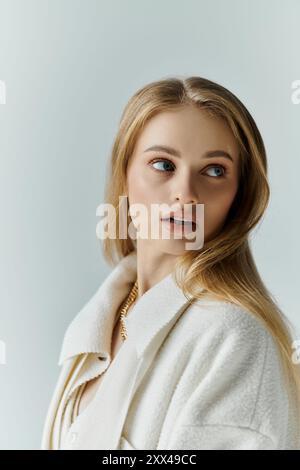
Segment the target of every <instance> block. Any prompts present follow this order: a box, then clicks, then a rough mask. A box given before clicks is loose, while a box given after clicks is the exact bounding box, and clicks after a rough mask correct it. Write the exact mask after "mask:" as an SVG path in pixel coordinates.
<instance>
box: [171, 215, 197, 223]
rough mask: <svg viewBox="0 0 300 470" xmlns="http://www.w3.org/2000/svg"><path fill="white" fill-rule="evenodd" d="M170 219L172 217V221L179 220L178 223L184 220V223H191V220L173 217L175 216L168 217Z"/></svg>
mask: <svg viewBox="0 0 300 470" xmlns="http://www.w3.org/2000/svg"><path fill="white" fill-rule="evenodd" d="M170 219H173V220H174V222H180V223H182V222H184V223H188V224H191V223H192V221H191V220H184V219H175V217H170Z"/></svg>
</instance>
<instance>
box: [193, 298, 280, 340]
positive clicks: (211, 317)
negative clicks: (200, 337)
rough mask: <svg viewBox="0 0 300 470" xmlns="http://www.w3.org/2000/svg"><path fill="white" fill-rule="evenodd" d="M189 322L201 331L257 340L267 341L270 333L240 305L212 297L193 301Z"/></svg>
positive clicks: (264, 325) (259, 319)
mask: <svg viewBox="0 0 300 470" xmlns="http://www.w3.org/2000/svg"><path fill="white" fill-rule="evenodd" d="M189 317H190V319H191V321H193V323H194V324H195V327H197V326H198V328H200V329H201V330H202V331H203V328H205V331H206V332H207V331H210V330H213V331H215V332H219V333H223V334H230V335H234V334H235V335H238V336H240V337H247V338H248V339H249V338H252V337H253V339H254V338H256V339H257V338H259V339H260V340H263V341H267V339H268V337H270V335H271V333H270V332H269V330H268V327H267V325H266V324H265V323H264V321H263V320H262V319H261V318H260V317H259V316H258V315H256V314H255V313H253V312H252V311H250V310H248V309H247V308H246V307H244V306H242V305H238V304H237V303H233V302H230V301H227V300H219V299H217V298H213V297H204V298H203V299H199V300H195V301H193V302H192V303H191V305H190V307H189Z"/></svg>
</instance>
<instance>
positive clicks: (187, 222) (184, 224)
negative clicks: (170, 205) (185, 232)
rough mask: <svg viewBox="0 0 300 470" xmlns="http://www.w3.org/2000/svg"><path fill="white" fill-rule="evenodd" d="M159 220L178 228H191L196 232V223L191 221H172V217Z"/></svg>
mask: <svg viewBox="0 0 300 470" xmlns="http://www.w3.org/2000/svg"><path fill="white" fill-rule="evenodd" d="M161 220H162V222H169V223H170V224H173V225H179V226H180V225H181V226H187V227H190V228H192V229H193V230H196V223H195V222H193V221H189V220H179V219H174V217H165V218H163V219H161Z"/></svg>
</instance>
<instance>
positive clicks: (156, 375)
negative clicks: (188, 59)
mask: <svg viewBox="0 0 300 470" xmlns="http://www.w3.org/2000/svg"><path fill="white" fill-rule="evenodd" d="M120 196H124V197H126V198H127V203H128V206H127V208H128V209H129V211H128V213H127V216H126V218H125V224H124V218H123V222H122V219H121V218H120V215H122V214H121V212H122V211H121V209H120V207H121V206H120ZM105 199H106V201H105V202H106V203H107V204H110V205H111V207H113V208H114V209H115V211H116V212H115V214H114V217H115V224H116V228H117V230H116V233H117V234H118V233H119V231H118V230H119V228H120V227H123V228H124V225H125V226H126V228H127V229H128V231H127V232H128V233H129V231H130V230H129V227H130V226H131V229H132V228H133V230H132V232H131V233H136V234H137V235H138V227H139V224H138V223H137V219H136V218H135V217H134V211H133V210H131V209H132V208H133V207H135V206H136V205H142V206H143V207H144V208H145V209H146V212H144V213H143V214H144V215H143V218H142V219H141V220H143V221H144V222H145V221H147V222H150V224H149V225H147V227H148V228H147V230H148V231H147V236H146V237H140V236H136V237H134V236H132V235H131V236H126V237H120V236H117V237H116V238H113V237H107V238H105V239H104V240H103V245H102V247H103V253H104V256H105V259H106V260H107V261H108V262H109V263H110V264H111V265H112V266H113V270H112V272H111V273H110V275H109V276H108V277H107V278H106V279H105V281H104V282H103V284H102V285H101V286H100V287H99V289H98V290H97V292H95V294H94V295H93V297H92V298H91V299H90V300H89V301H88V302H87V303H86V305H85V306H84V307H83V308H82V310H81V311H80V312H79V313H78V314H77V315H76V317H75V318H74V319H73V321H72V322H71V324H70V325H69V327H68V329H67V331H66V333H65V337H64V341H63V345H62V349H61V354H60V359H59V365H61V366H62V369H61V373H60V375H59V379H58V382H57V385H56V388H55V391H54V394H53V397H52V400H51V403H50V406H49V410H48V414H47V417H46V421H45V425H44V431H43V438H42V448H43V449H147V450H151V449H153V450H154V449H215V450H219V449H299V448H300V437H299V403H300V400H299V365H298V364H297V361H293V360H292V357H293V349H292V343H293V338H292V329H291V325H290V324H289V322H288V319H287V318H286V317H285V315H284V314H283V313H282V311H281V310H280V309H279V307H278V306H277V305H276V302H275V301H274V300H273V299H272V295H271V294H270V293H269V292H268V290H267V289H266V287H265V285H264V283H263V281H262V279H261V277H260V275H259V273H258V271H257V268H256V266H255V262H254V260H253V257H252V254H251V250H250V246H249V236H250V233H251V231H252V230H253V228H254V227H255V226H256V225H257V224H258V222H259V221H260V220H261V219H262V216H263V214H264V212H265V210H266V207H267V204H268V199H269V185H268V181H267V159H266V152H265V148H264V144H263V140H262V137H261V135H260V132H259V130H258V128H257V126H256V124H255V122H254V120H253V118H252V117H251V115H250V113H249V112H248V110H247V109H246V108H245V106H244V105H243V104H242V103H241V101H240V100H239V99H238V98H237V97H236V96H235V95H234V94H233V93H231V92H230V91H229V90H227V89H226V88H224V87H223V86H221V85H219V84H217V83H214V82H212V81H210V80H207V79H204V78H201V77H189V78H184V79H180V78H177V77H171V78H165V79H162V80H159V81H156V82H153V83H150V84H147V85H146V86H144V87H143V88H141V89H140V90H138V91H137V92H136V93H135V94H134V95H133V96H132V98H131V99H130V100H129V102H128V104H127V106H126V107H125V110H124V112H123V114H122V117H121V121H120V126H119V129H118V133H117V135H116V138H115V141H114V145H113V148H112V155H111V168H110V173H109V175H108V179H107V188H106V198H105ZM155 204H157V205H159V207H165V206H164V205H167V207H170V208H173V209H172V211H171V209H170V211H169V213H168V216H166V212H163V211H161V212H160V213H159V216H160V217H159V221H160V229H161V231H160V232H159V234H160V236H159V237H156V238H154V237H151V222H152V219H151V217H150V215H151V207H153V205H155ZM160 205H162V206H160ZM197 207H204V212H202V215H203V217H202V219H201V217H200V218H199V217H196V216H195V214H196V212H195V208H197ZM186 208H188V211H186ZM196 210H197V209H196ZM145 214H146V215H145ZM120 220H121V222H120ZM201 231H202V232H201ZM197 232H198V233H202V239H203V243H201V244H199V246H198V247H196V248H195V246H193V249H190V246H191V245H189V248H188V243H187V240H191V238H190V235H191V234H192V235H193V236H194V237H196V235H197ZM163 233H164V234H166V233H168V234H169V237H166V236H162V234H163ZM175 234H176V235H177V236H175ZM178 235H182V236H181V237H179V236H178ZM200 238H201V237H200Z"/></svg>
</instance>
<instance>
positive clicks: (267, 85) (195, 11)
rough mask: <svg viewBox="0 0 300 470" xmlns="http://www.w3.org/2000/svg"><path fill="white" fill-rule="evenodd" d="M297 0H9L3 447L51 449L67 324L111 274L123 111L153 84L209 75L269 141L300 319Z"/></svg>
mask: <svg viewBox="0 0 300 470" xmlns="http://www.w3.org/2000/svg"><path fill="white" fill-rule="evenodd" d="M299 21H300V2H299V1H298V0H287V1H285V2H283V1H282V0H280V1H279V0H278V1H276V0H268V1H267V0H264V1H261V0H256V1H254V0H251V1H250V0H247V1H245V0H236V1H235V0H227V1H216V0H214V1H213V0H210V1H209V2H207V1H200V0H197V1H196V0H185V1H184V2H175V1H174V0H160V1H158V0H151V1H145V0H144V1H143V0H131V1H129V0H127V1H126V0H118V1H117V0H110V1H109V2H108V1H102V0H84V1H83V0H81V1H80V0H48V1H46V0H19V1H17V0H6V1H5V0H0V80H4V81H5V83H6V88H7V101H6V104H5V105H0V159H1V172H0V178H1V180H0V214H1V231H0V250H1V253H0V286H1V292H0V315H1V316H0V340H1V339H2V340H3V341H5V342H6V348H7V351H6V352H7V364H6V365H0V381H1V389H0V390H1V391H0V393H1V396H0V448H2V449H14V448H15V449H32V448H33V449H34V448H36V449H37V448H39V447H40V441H41V433H42V427H43V424H44V420H45V416H46V412H47V408H48V404H49V401H50V398H51V396H52V393H53V390H54V386H55V384H56V380H57V377H58V374H59V367H58V365H57V362H58V357H59V352H60V347H61V343H62V339H63V335H64V332H65V329H66V327H67V325H68V324H69V322H70V321H71V319H72V318H73V317H74V316H75V315H76V314H77V312H78V311H79V310H80V309H81V308H82V306H83V304H84V303H85V302H86V301H87V300H88V299H89V298H90V297H91V295H92V294H93V293H94V292H95V290H96V289H97V288H98V286H99V285H100V283H101V282H102V281H103V280H104V278H105V277H106V275H107V274H108V273H109V272H110V268H109V267H108V266H107V265H106V264H105V262H104V260H103V258H102V255H101V250H100V241H99V240H97V239H96V236H95V229H96V223H97V221H98V220H99V219H98V218H97V217H96V215H95V212H96V207H97V206H98V204H99V203H100V202H103V184H104V181H105V175H106V169H107V163H108V155H109V151H110V149H111V145H112V141H113V138H114V135H115V132H116V129H117V124H118V120H119V117H120V114H121V112H122V110H123V107H124V105H125V104H126V102H127V101H128V99H129V97H130V96H131V95H132V94H133V93H134V92H135V91H136V89H137V88H139V87H140V86H142V85H144V84H146V83H148V82H150V81H152V80H156V79H160V78H164V77H167V76H171V75H180V76H183V75H184V76H188V75H200V76H204V77H206V78H209V79H212V80H215V81H217V82H219V83H221V84H223V85H224V86H226V87H228V88H229V89H230V90H232V91H233V92H234V93H235V94H236V95H237V96H238V97H239V98H240V99H242V101H243V102H244V103H245V104H246V106H247V107H248V109H249V110H250V112H251V113H252V115H253V117H254V118H255V119H256V122H257V124H258V126H259V128H260V130H261V132H262V135H263V137H264V141H265V144H266V147H267V151H268V158H269V178H270V184H271V190H272V197H271V202H270V205H269V209H268V211H267V214H266V216H265V218H264V221H263V223H262V224H261V225H260V228H259V230H257V231H256V233H255V237H254V238H253V243H252V246H253V251H254V255H255V259H256V262H257V265H258V268H259V270H260V273H261V275H262V277H263V279H264V281H265V283H266V285H267V287H268V288H269V289H270V291H271V292H272V293H273V294H274V296H275V297H276V299H277V301H278V302H279V304H280V306H281V307H282V308H283V310H284V311H285V313H286V314H287V315H288V316H289V318H290V319H291V320H292V321H293V322H294V323H295V325H296V326H297V328H300V312H299V301H298V294H299V291H298V289H299V283H298V280H299V272H298V266H299V261H300V259H299V258H300V256H299V249H298V231H299V208H298V207H299V175H298V172H299V171H300V165H299V160H300V159H299V150H300V140H299V124H300V105H295V104H293V103H292V101H291V94H292V91H291V84H292V82H293V81H294V80H297V79H300V61H299V57H300V50H299V44H300V23H299Z"/></svg>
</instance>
